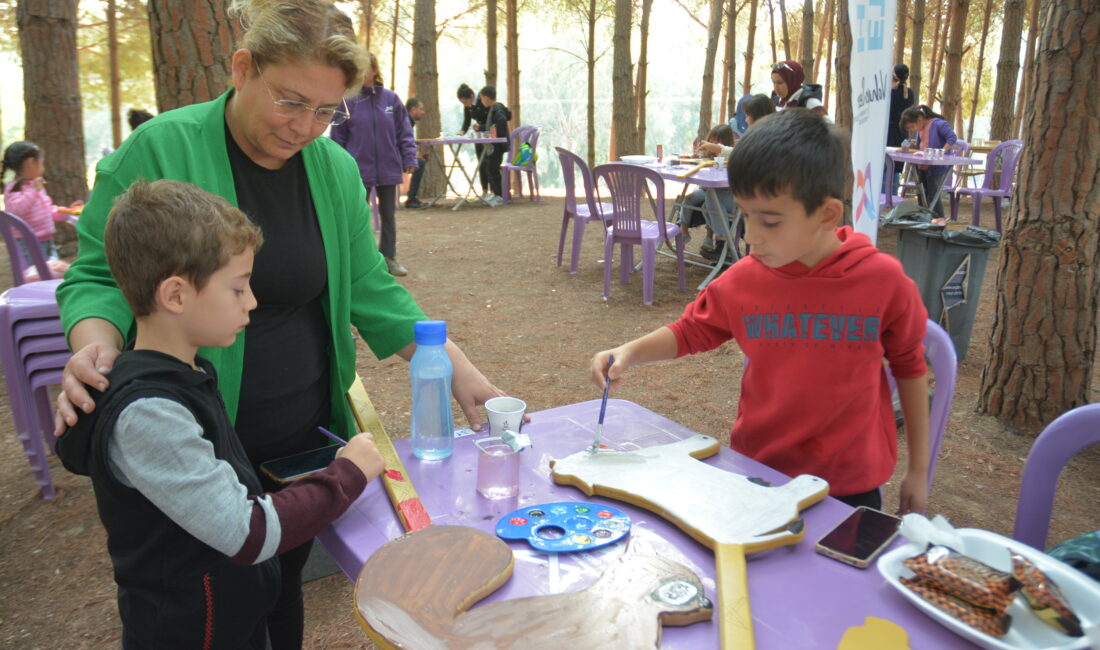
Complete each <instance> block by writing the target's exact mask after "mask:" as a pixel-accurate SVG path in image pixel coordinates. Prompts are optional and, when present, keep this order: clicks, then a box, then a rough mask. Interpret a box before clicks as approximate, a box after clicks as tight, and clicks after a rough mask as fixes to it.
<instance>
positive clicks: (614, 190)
mask: <svg viewBox="0 0 1100 650" xmlns="http://www.w3.org/2000/svg"><path fill="white" fill-rule="evenodd" d="M601 179H602V180H603V181H604V184H605V185H606V186H607V189H608V190H609V191H610V193H611V203H612V217H611V219H610V223H611V225H610V226H609V227H608V229H607V239H606V240H604V245H603V265H604V266H603V299H604V300H610V299H611V262H612V258H613V257H614V254H615V244H619V246H620V249H621V251H622V256H623V259H622V262H621V263H620V264H619V281H620V282H621V283H623V284H626V283H627V281H628V280H629V278H630V272H631V270H632V269H633V268H634V246H641V247H642V276H643V277H642V301H643V302H644V303H645V304H647V305H652V304H653V271H654V267H656V266H657V247H658V246H660V244H661V242H665V241H669V240H670V239H673V238H675V240H676V268H677V271H678V272H679V274H680V291H686V290H687V289H686V287H685V285H684V235H683V234H682V233H681V232H680V226H677V225H675V224H670V223H667V222H666V221H665V182H664V179H662V178H661V175H660V174H658V173H657V172H656V171H654V170H652V169H649V168H647V167H642V166H640V165H630V164H627V163H607V164H605V165H599V166H597V167H596V169H595V184H596V192H597V195H598V193H599V184H600V180H601ZM650 183H652V184H653V192H654V193H653V194H652V195H651V194H650V193H649V192H648V191H647V188H648V186H649V184H650ZM648 196H652V197H653V199H654V202H653V207H654V212H656V213H657V221H648V220H643V219H642V200H643V198H646V197H648Z"/></svg>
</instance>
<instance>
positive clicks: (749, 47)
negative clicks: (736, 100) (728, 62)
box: [741, 0, 760, 95]
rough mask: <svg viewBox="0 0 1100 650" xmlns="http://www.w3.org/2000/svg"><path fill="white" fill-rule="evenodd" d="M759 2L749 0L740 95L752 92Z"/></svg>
mask: <svg viewBox="0 0 1100 650" xmlns="http://www.w3.org/2000/svg"><path fill="white" fill-rule="evenodd" d="M759 2H760V0H749V42H748V43H747V44H746V45H745V81H744V82H743V83H742V85H741V91H742V94H744V95H747V94H749V93H750V92H751V91H752V55H753V48H755V47H756V5H757V4H758V3H759Z"/></svg>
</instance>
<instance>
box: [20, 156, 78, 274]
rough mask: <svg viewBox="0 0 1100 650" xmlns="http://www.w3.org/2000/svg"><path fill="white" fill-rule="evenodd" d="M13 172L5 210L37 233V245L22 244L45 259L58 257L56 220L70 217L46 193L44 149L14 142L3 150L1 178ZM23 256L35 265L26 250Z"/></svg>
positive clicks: (74, 204) (21, 243) (73, 206)
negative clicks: (37, 248)
mask: <svg viewBox="0 0 1100 650" xmlns="http://www.w3.org/2000/svg"><path fill="white" fill-rule="evenodd" d="M9 171H10V172H12V173H13V175H14V176H15V178H13V179H12V180H11V181H9V182H7V183H5V184H4V206H5V207H4V209H5V210H7V211H8V212H10V213H12V214H14V215H15V216H17V217H19V218H20V219H22V220H23V221H25V222H27V225H28V226H30V227H31V230H33V231H34V235H35V238H36V239H37V240H38V241H37V242H36V243H35V244H30V243H28V242H22V241H21V242H19V243H20V245H22V246H31V245H37V246H39V247H40V248H41V249H42V255H43V256H44V257H45V258H46V259H51V258H56V257H57V255H56V253H55V252H54V247H53V235H54V232H55V226H54V222H55V221H66V220H67V219H68V216H66V215H65V213H63V212H60V211H59V210H58V208H57V207H56V206H55V205H54V204H53V200H52V199H50V195H49V194H47V193H46V179H45V178H42V175H43V174H45V172H46V165H45V155H44V154H43V153H42V148H41V147H39V146H38V145H36V144H35V143H33V142H13V143H11V144H10V145H8V148H7V149H5V150H4V160H3V164H2V166H0V179H3V178H4V177H5V176H7V173H8V172H9ZM82 205H84V202H83V201H77V202H75V203H73V204H72V205H71V206H69V209H70V210H75V209H77V208H79V207H80V206H82ZM23 256H24V257H25V258H26V259H27V263H28V264H32V262H31V260H30V254H29V252H28V251H27V250H26V249H24V250H23Z"/></svg>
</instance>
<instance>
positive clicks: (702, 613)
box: [355, 526, 712, 650]
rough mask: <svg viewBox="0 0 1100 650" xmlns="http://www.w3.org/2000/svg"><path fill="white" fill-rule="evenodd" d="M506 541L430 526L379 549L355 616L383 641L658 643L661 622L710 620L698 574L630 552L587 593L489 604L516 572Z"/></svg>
mask: <svg viewBox="0 0 1100 650" xmlns="http://www.w3.org/2000/svg"><path fill="white" fill-rule="evenodd" d="M512 566H513V560H512V551H511V549H510V548H509V546H508V545H507V544H506V543H504V542H503V541H501V540H500V539H498V538H497V537H495V536H493V535H490V534H488V533H486V532H483V531H480V530H478V529H476V528H468V527H465V526H431V527H429V528H425V529H423V530H419V531H416V532H415V533H410V534H408V535H404V536H402V537H399V538H397V539H395V540H393V541H392V542H390V543H388V544H386V545H385V546H383V547H382V548H380V549H378V551H376V552H375V553H374V554H373V555H371V557H370V559H368V560H367V563H366V564H365V565H363V571H362V572H361V573H360V574H359V580H358V581H357V582H356V584H355V602H356V610H357V616H358V618H359V622H360V624H361V625H362V626H363V629H364V630H366V631H367V635H368V636H370V638H371V639H372V640H373V641H374V642H375V643H377V644H378V645H379V646H381V647H383V648H415V649H416V650H435V649H436V648H522V649H523V650H536V649H540V648H545V649H547V650H550V649H553V650H561V648H569V647H573V648H656V647H658V645H659V644H660V640H661V626H662V625H688V624H690V623H695V622H697V621H702V620H707V619H709V618H710V617H711V614H712V608H711V604H710V601H709V600H707V599H706V598H705V597H704V595H703V585H702V583H701V582H700V581H699V578H698V577H696V576H695V574H694V573H692V572H691V571H689V570H688V569H687V568H685V567H684V566H682V565H680V564H676V563H674V562H670V561H668V560H664V559H661V558H658V557H655V556H651V555H643V554H640V553H634V552H633V551H631V550H629V549H628V551H627V553H626V554H624V555H623V556H622V557H620V558H619V559H618V560H616V561H615V562H614V563H613V564H611V565H610V566H609V567H608V568H607V570H606V571H605V572H604V573H603V575H601V576H600V577H599V579H597V580H596V582H594V583H593V584H591V585H590V586H588V587H587V588H585V589H584V590H582V591H579V592H572V593H568V594H557V595H552V596H532V597H529V598H519V599H516V600H508V601H504V602H498V603H488V604H486V605H482V606H480V607H477V608H476V609H473V610H470V611H468V610H469V609H470V607H472V606H473V605H474V604H475V603H477V602H478V601H480V600H481V599H482V598H484V597H486V596H487V595H489V594H491V593H492V592H493V591H494V590H496V589H497V588H498V587H499V586H500V585H501V584H503V583H504V581H505V580H507V579H508V577H509V576H510V575H511V574H512Z"/></svg>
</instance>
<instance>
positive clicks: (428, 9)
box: [394, 0, 444, 196]
mask: <svg viewBox="0 0 1100 650" xmlns="http://www.w3.org/2000/svg"><path fill="white" fill-rule="evenodd" d="M396 31H397V23H396V22H395V23H394V32H395V33H396ZM435 42H436V36H435V0H416V1H415V3H414V4H413V43H412V50H413V52H412V54H413V56H412V74H413V85H414V86H415V87H416V96H417V98H418V99H420V101H421V102H422V103H423V104H424V111H425V112H424V117H423V118H421V119H420V121H419V122H417V125H416V127H417V130H418V131H419V132H420V133H427V134H435V133H439V132H440V131H441V128H442V127H441V122H440V118H439V68H438V66H437V62H436V51H435ZM443 183H444V176H443V169H442V168H441V167H440V166H439V165H427V166H426V167H425V168H424V177H423V179H422V180H421V181H420V191H421V192H422V194H421V196H435V195H437V194H439V193H440V192H441V191H442V190H443Z"/></svg>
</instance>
